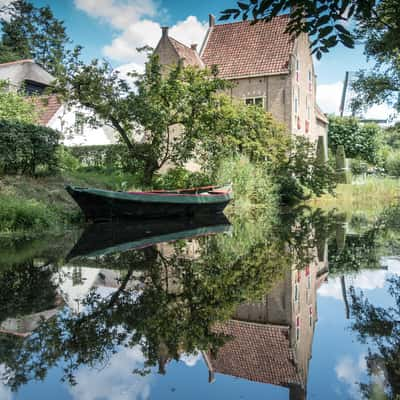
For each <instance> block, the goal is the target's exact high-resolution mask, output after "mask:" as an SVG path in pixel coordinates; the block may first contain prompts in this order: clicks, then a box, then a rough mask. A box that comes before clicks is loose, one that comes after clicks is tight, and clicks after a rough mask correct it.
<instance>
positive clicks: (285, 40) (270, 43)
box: [201, 15, 294, 78]
mask: <svg viewBox="0 0 400 400" xmlns="http://www.w3.org/2000/svg"><path fill="white" fill-rule="evenodd" d="M288 22H289V16H288V15H281V16H278V17H275V18H273V19H272V20H271V21H269V22H263V21H260V22H258V23H256V24H252V23H251V22H250V21H242V22H234V23H228V24H219V25H215V26H213V27H212V28H210V32H209V34H208V39H207V42H206V45H205V48H204V49H203V51H202V54H201V58H202V60H203V62H204V63H205V64H206V65H207V66H209V67H211V66H212V65H217V66H218V69H219V76H220V77H221V78H236V77H243V76H253V75H254V76H260V75H270V74H280V73H288V72H289V61H290V54H291V53H292V51H293V45H294V40H293V38H292V36H291V35H290V34H289V33H286V32H285V30H286V28H287V24H288Z"/></svg>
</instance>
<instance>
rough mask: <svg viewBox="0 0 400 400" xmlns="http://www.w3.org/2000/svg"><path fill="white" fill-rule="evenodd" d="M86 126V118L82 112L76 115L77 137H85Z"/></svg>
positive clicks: (75, 128)
mask: <svg viewBox="0 0 400 400" xmlns="http://www.w3.org/2000/svg"><path fill="white" fill-rule="evenodd" d="M84 126H85V116H84V115H83V113H81V112H76V113H75V126H74V131H75V133H76V134H77V135H83V128H84Z"/></svg>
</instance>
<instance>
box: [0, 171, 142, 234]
mask: <svg viewBox="0 0 400 400" xmlns="http://www.w3.org/2000/svg"><path fill="white" fill-rule="evenodd" d="M70 183H71V184H74V185H79V186H92V187H98V188H104V189H110V190H121V189H125V188H132V187H134V183H135V179H134V177H133V176H132V175H129V174H121V173H110V172H107V173H101V172H96V171H74V172H68V173H63V174H60V175H57V176H51V177H40V178H31V177H26V176H14V175H13V176H3V177H1V178H0V235H2V236H7V235H11V234H12V235H15V234H34V233H37V232H43V231H57V230H61V229H65V228H66V227H68V226H70V225H73V224H76V223H79V222H80V221H81V220H82V215H81V213H80V210H79V208H78V206H77V205H76V203H75V202H74V201H73V200H72V199H71V197H70V196H69V195H68V193H67V192H66V191H65V189H64V186H65V185H66V184H70Z"/></svg>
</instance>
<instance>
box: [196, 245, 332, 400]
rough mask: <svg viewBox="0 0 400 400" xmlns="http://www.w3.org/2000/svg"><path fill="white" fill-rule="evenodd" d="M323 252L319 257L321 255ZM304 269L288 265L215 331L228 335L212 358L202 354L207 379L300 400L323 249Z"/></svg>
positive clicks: (324, 264)
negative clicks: (279, 389) (239, 382)
mask: <svg viewBox="0 0 400 400" xmlns="http://www.w3.org/2000/svg"><path fill="white" fill-rule="evenodd" d="M321 253H322V254H321ZM312 259H313V261H312V262H311V263H309V265H307V266H306V267H305V268H304V269H302V270H298V269H297V268H295V267H293V269H292V270H291V271H288V272H287V273H286V275H285V277H284V279H283V280H282V281H281V282H280V283H279V284H278V285H277V286H276V287H275V288H274V289H273V290H272V291H271V292H270V293H269V294H267V295H266V296H265V298H264V300H263V301H260V302H258V303H246V304H242V305H240V306H239V307H238V308H237V310H236V313H235V315H234V316H233V318H232V319H231V320H229V321H228V322H225V323H220V324H217V325H216V326H215V328H214V329H215V330H216V331H217V332H220V333H221V334H223V335H227V336H230V337H231V340H229V341H228V342H227V343H226V344H225V345H224V346H222V347H221V348H220V349H219V350H218V351H217V353H216V354H213V353H211V352H207V353H203V357H204V359H205V362H206V364H207V366H208V369H209V381H210V382H213V381H214V379H215V373H220V374H225V375H231V376H234V377H238V378H243V379H248V380H251V381H256V382H260V383H268V384H272V385H278V386H283V387H287V388H288V389H289V393H290V394H289V398H290V399H293V400H294V399H305V398H306V386H307V376H308V364H309V360H310V358H311V349H312V341H313V334H314V327H315V323H316V321H317V309H316V306H317V302H316V297H317V294H316V292H317V289H318V288H319V287H320V286H321V284H322V282H323V281H324V280H325V279H327V276H328V260H327V245H325V246H324V248H323V251H322V252H320V254H319V255H318V252H317V250H316V249H315V254H313V257H312Z"/></svg>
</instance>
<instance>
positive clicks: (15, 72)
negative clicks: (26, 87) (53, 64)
mask: <svg viewBox="0 0 400 400" xmlns="http://www.w3.org/2000/svg"><path fill="white" fill-rule="evenodd" d="M0 80H6V81H9V82H10V84H12V85H14V86H17V87H20V86H21V85H22V84H23V82H24V81H32V82H37V83H40V84H42V85H46V86H49V85H50V84H51V83H52V82H53V81H54V76H52V75H50V74H49V73H48V72H47V71H46V70H45V69H44V68H43V67H42V66H40V65H39V64H37V63H36V62H35V61H34V60H17V61H11V62H7V63H3V64H0Z"/></svg>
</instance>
